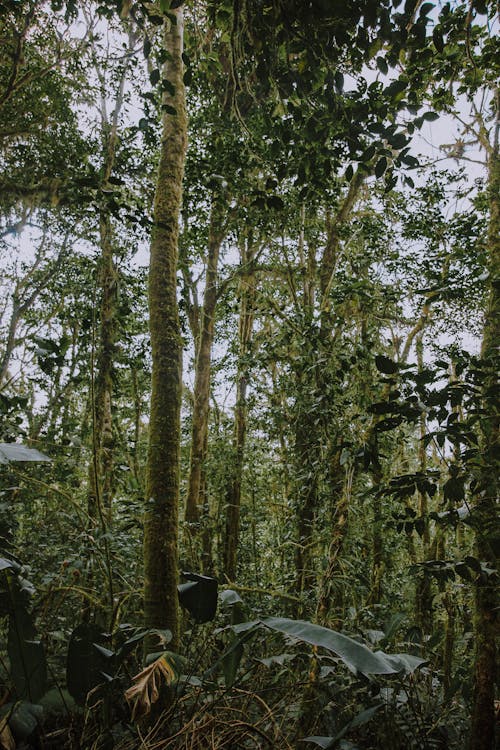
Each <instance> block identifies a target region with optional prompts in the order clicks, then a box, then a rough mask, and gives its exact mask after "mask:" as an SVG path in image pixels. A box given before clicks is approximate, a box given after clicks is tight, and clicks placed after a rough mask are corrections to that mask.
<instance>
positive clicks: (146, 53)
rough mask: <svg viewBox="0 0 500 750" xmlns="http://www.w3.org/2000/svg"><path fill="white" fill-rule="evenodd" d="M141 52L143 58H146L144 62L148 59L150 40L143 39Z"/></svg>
mask: <svg viewBox="0 0 500 750" xmlns="http://www.w3.org/2000/svg"><path fill="white" fill-rule="evenodd" d="M142 51H143V53H144V57H145V58H146V60H147V59H148V57H149V55H150V54H151V42H150V40H149V39H148V37H146V38H145V39H144V45H143V48H142Z"/></svg>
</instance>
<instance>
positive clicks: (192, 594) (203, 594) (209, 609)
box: [177, 573, 218, 622]
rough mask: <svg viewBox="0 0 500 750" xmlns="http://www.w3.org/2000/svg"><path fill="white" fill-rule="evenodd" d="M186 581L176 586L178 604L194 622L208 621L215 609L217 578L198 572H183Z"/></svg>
mask: <svg viewBox="0 0 500 750" xmlns="http://www.w3.org/2000/svg"><path fill="white" fill-rule="evenodd" d="M182 575H183V577H184V578H185V579H186V580H187V583H181V584H180V585H179V586H177V592H178V595H179V602H180V604H181V605H182V606H183V607H185V608H186V609H187V611H188V612H189V614H190V615H191V616H192V617H193V618H194V619H195V620H196V622H209V621H210V620H213V619H214V617H215V613H216V611H217V587H218V583H217V579H216V578H212V577H211V576H202V575H199V574H198V573H183V574H182Z"/></svg>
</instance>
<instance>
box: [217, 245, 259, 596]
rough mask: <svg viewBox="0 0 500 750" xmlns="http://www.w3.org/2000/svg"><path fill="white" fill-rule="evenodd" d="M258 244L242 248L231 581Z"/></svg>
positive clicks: (227, 549) (230, 499)
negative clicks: (246, 359)
mask: <svg viewBox="0 0 500 750" xmlns="http://www.w3.org/2000/svg"><path fill="white" fill-rule="evenodd" d="M254 254H255V253H254V247H253V245H252V241H251V239H250V238H248V239H246V240H245V244H244V245H243V246H242V249H241V264H242V266H243V269H242V274H241V277H240V284H239V297H240V319H239V331H238V334H239V357H238V373H237V385H236V406H235V411H234V438H233V460H232V465H231V467H230V474H229V478H228V483H227V489H226V524H225V531H224V543H223V565H224V573H225V575H226V577H227V579H228V580H229V581H234V580H235V578H236V563H237V553H238V541H239V533H240V506H241V480H242V475H243V459H244V451H245V437H246V428H247V386H248V379H249V374H248V369H249V368H248V363H246V362H245V357H246V355H248V352H249V349H250V346H251V342H252V332H253V320H254V313H255V291H256V277H255V270H254V269H253V267H252V264H253V260H254Z"/></svg>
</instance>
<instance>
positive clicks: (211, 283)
mask: <svg viewBox="0 0 500 750" xmlns="http://www.w3.org/2000/svg"><path fill="white" fill-rule="evenodd" d="M223 239H224V210H223V207H222V205H221V201H220V199H219V198H217V197H214V198H213V200H212V207H211V212H210V225H209V230H208V254H207V271H206V277H205V293H204V298H203V308H202V313H201V326H200V331H199V340H198V342H197V347H196V351H197V354H196V365H195V381H194V394H193V418H192V419H193V424H192V429H191V455H190V463H189V478H188V492H187V497H186V515H185V520H186V524H189V533H190V535H191V536H194V535H195V534H196V531H197V529H196V526H197V524H198V521H199V518H200V511H201V509H202V507H203V505H204V501H205V487H204V470H203V466H204V462H205V458H206V446H207V436H208V417H209V404H210V375H211V364H212V344H213V339H214V326H215V308H216V304H217V265H218V262H219V253H220V247H221V244H222V240H223Z"/></svg>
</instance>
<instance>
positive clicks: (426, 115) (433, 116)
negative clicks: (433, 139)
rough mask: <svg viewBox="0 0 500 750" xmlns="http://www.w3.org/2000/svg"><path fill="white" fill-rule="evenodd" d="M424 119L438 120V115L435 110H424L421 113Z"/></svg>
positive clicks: (429, 120) (428, 120)
mask: <svg viewBox="0 0 500 750" xmlns="http://www.w3.org/2000/svg"><path fill="white" fill-rule="evenodd" d="M422 117H423V118H424V120H427V122H434V121H435V120H439V115H438V113H437V112H424V114H423V115H422Z"/></svg>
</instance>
